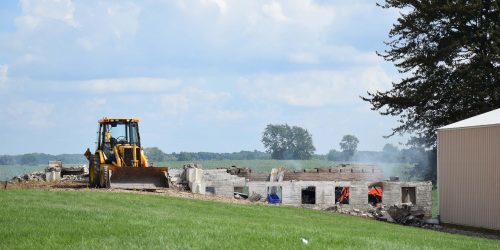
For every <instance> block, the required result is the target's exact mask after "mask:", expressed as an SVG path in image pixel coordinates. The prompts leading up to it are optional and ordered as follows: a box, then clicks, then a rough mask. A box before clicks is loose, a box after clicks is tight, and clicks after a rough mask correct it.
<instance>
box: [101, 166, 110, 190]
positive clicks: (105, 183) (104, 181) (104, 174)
mask: <svg viewBox="0 0 500 250" xmlns="http://www.w3.org/2000/svg"><path fill="white" fill-rule="evenodd" d="M99 177H100V182H101V185H100V186H101V188H109V187H110V184H111V183H110V182H109V171H108V166H103V167H102V168H101V173H100V175H99Z"/></svg>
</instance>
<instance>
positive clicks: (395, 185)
mask: <svg viewBox="0 0 500 250" xmlns="http://www.w3.org/2000/svg"><path fill="white" fill-rule="evenodd" d="M404 187H414V188H415V199H416V204H414V205H415V206H416V207H417V208H419V209H422V210H423V211H424V213H425V216H426V217H432V182H430V181H429V182H420V181H418V182H417V181H412V182H383V194H384V195H383V198H382V202H383V203H384V204H385V205H392V204H400V203H402V202H403V200H402V188H404Z"/></svg>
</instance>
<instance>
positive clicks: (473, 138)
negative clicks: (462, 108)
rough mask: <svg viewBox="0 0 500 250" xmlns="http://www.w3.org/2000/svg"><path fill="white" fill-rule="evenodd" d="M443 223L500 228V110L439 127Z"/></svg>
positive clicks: (439, 184) (440, 204)
mask: <svg viewBox="0 0 500 250" xmlns="http://www.w3.org/2000/svg"><path fill="white" fill-rule="evenodd" d="M437 179H438V191H439V215H440V218H441V222H443V223H449V224H456V225H464V226H472V227H480V228H487V229H494V230H500V109H496V110H493V111H490V112H487V113H484V114H481V115H478V116H474V117H471V118H469V119H465V120H462V121H459V122H456V123H453V124H450V125H447V126H444V127H441V128H439V129H438V178H437Z"/></svg>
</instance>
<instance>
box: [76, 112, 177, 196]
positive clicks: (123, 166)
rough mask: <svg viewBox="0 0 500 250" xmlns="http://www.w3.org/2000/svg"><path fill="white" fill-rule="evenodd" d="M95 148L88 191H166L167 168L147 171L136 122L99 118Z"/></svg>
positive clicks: (154, 168)
mask: <svg viewBox="0 0 500 250" xmlns="http://www.w3.org/2000/svg"><path fill="white" fill-rule="evenodd" d="M98 122H99V129H98V131H97V148H96V150H95V153H94V154H92V152H91V151H90V149H87V151H86V152H85V156H86V157H87V159H88V160H89V184H90V186H91V187H102V188H110V187H112V188H123V189H157V188H164V187H167V181H166V180H167V179H166V175H167V172H168V168H167V167H150V166H149V164H148V159H147V158H146V156H145V154H144V152H143V150H142V148H141V140H140V136H139V120H138V119H134V118H103V119H100V120H99V121H98Z"/></svg>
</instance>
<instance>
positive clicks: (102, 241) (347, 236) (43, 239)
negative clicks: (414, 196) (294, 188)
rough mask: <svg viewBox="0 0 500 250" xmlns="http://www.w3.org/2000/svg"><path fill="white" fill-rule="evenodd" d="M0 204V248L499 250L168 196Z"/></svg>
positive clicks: (15, 197) (36, 196)
mask: <svg viewBox="0 0 500 250" xmlns="http://www.w3.org/2000/svg"><path fill="white" fill-rule="evenodd" d="M0 203H1V204H2V208H1V209H0V225H1V227H0V239H1V240H0V249H62V248H64V249H75V248H77V249H90V248H91V249H102V248H106V249H131V248H132V249H133V248H142V249H302V248H310V249H341V248H342V249H344V248H346V249H499V248H500V242H499V241H494V240H487V239H481V238H472V237H467V236H462V235H452V234H446V233H441V232H435V231H431V230H425V229H420V228H413V227H404V226H399V225H394V224H388V223H382V222H377V221H374V220H368V219H362V218H358V217H351V216H347V215H340V214H335V213H332V212H325V211H314V210H308V209H300V208H289V207H272V206H264V205H240V204H227V203H221V202H214V201H201V200H191V199H182V198H175V197H168V196H165V195H145V194H135V193H116V192H95V191H48V190H47V191H45V190H3V191H0ZM301 238H305V239H307V240H308V241H309V244H308V245H304V244H303V243H302V242H301Z"/></svg>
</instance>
